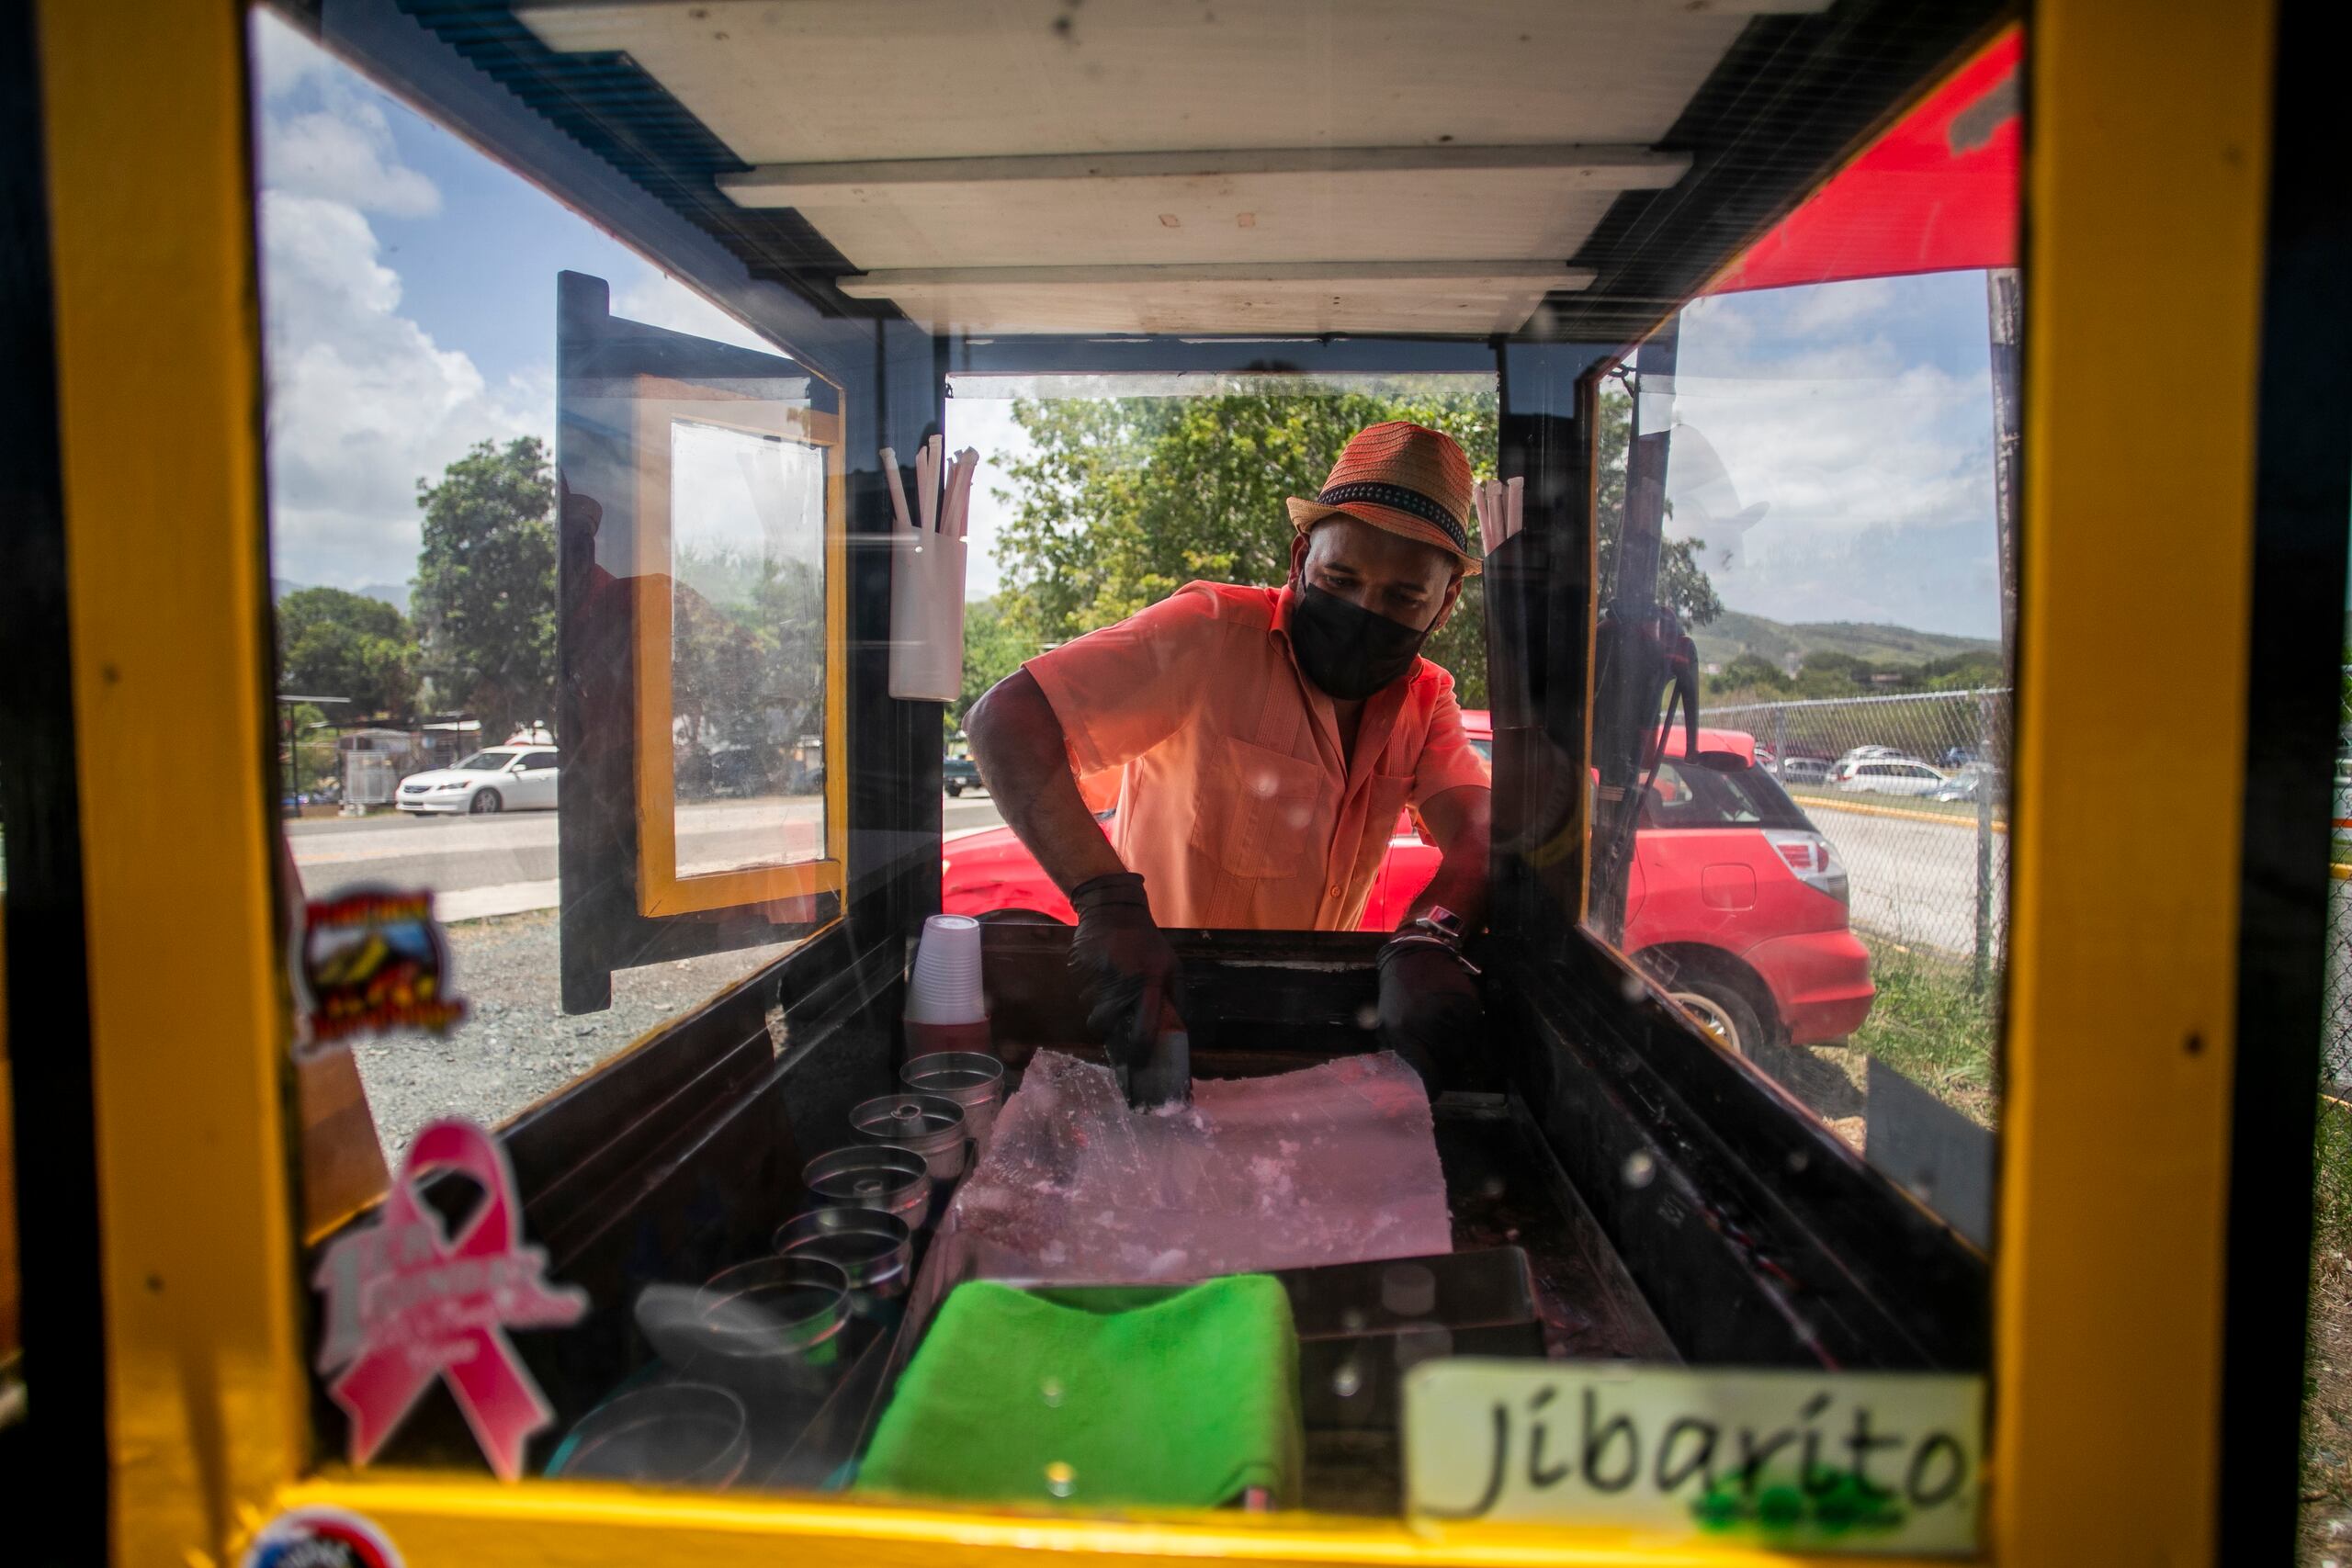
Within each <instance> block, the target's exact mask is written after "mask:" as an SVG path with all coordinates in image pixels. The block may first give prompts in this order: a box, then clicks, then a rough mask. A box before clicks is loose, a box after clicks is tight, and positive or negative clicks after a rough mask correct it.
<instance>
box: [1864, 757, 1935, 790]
mask: <svg viewBox="0 0 2352 1568" xmlns="http://www.w3.org/2000/svg"><path fill="white" fill-rule="evenodd" d="M1948 784H1951V776H1950V775H1949V774H1946V773H1942V772H1939V770H1937V769H1935V768H1931V767H1929V766H1928V764H1927V763H1925V762H1921V761H1914V760H1912V759H1911V758H1908V757H1875V758H1872V759H1871V760H1870V761H1861V762H1856V763H1855V764H1854V765H1853V767H1852V769H1851V771H1849V773H1847V774H1846V776H1845V777H1844V778H1842V779H1839V780H1838V788H1839V789H1841V790H1846V791H1849V792H1850V793H1852V794H1856V795H1933V794H1935V793H1936V792H1937V791H1938V790H1939V789H1942V788H1944V787H1945V786H1946V785H1948Z"/></svg>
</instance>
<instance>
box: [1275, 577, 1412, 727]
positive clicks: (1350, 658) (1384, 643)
mask: <svg viewBox="0 0 2352 1568" xmlns="http://www.w3.org/2000/svg"><path fill="white" fill-rule="evenodd" d="M1429 635H1430V634H1429V633H1427V632H1425V631H1421V630H1419V629H1417V628H1415V627H1412V626H1406V625H1405V624H1404V623H1402V622H1400V621H1392V620H1390V619H1389V618H1388V617H1387V616H1385V615H1374V614H1373V613H1372V612H1371V611H1370V610H1365V609H1360V608H1358V607H1357V606H1355V605H1353V604H1349V603H1348V602H1347V601H1346V600H1345V599H1342V598H1340V596H1339V595H1338V594H1336V593H1326V592H1323V590H1321V589H1320V588H1317V587H1316V586H1315V585H1314V584H1312V583H1310V582H1306V581H1300V582H1299V583H1298V584H1297V585H1296V591H1295V592H1294V593H1293V594H1292V596H1291V602H1290V650H1291V652H1292V654H1293V655H1295V657H1296V658H1297V660H1298V667H1299V669H1300V670H1301V671H1304V672H1305V673H1306V678H1307V679H1308V680H1310V681H1312V682H1315V683H1316V684H1317V685H1318V686H1320V687H1322V688H1323V690H1324V691H1326V692H1328V693H1329V694H1331V695H1332V696H1335V697H1337V698H1339V699H1340V701H1341V702H1358V701H1361V700H1362V699H1363V698H1365V697H1368V696H1370V695H1372V694H1373V693H1374V692H1376V691H1378V690H1380V688H1381V687H1383V686H1385V685H1387V684H1388V683H1389V682H1391V681H1394V680H1397V679H1398V678H1399V677H1400V676H1403V675H1404V674H1406V673H1407V672H1408V671H1410V670H1411V669H1412V668H1413V660H1415V659H1416V658H1417V657H1419V654H1420V651H1421V644H1422V643H1424V642H1426V641H1428V640H1429Z"/></svg>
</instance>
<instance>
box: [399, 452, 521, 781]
mask: <svg viewBox="0 0 2352 1568" xmlns="http://www.w3.org/2000/svg"><path fill="white" fill-rule="evenodd" d="M416 491H417V494H416V503H417V506H418V507H419V508H420V509H421V510H422V511H423V512H424V547H423V549H422V550H420V551H419V552H418V555H417V558H416V593H415V599H414V608H415V612H416V626H417V632H418V636H419V640H420V642H421V643H422V646H423V650H424V653H423V659H422V660H421V661H420V667H421V669H422V671H423V673H424V676H425V678H426V679H428V680H430V681H431V682H433V690H434V699H435V702H436V703H438V704H439V705H441V706H443V707H445V708H450V709H458V710H463V711H466V712H469V713H471V714H472V715H473V716H475V717H477V718H479V719H481V733H482V739H485V740H488V741H497V740H501V739H504V738H505V737H506V736H507V735H508V734H509V733H511V732H512V731H513V730H515V728H519V727H521V726H524V725H528V724H533V723H544V724H548V725H550V726H552V725H553V723H554V721H555V615H556V606H555V526H554V524H553V521H552V518H553V514H554V510H555V479H554V477H553V475H552V474H550V473H549V471H548V460H547V451H546V448H545V447H543V446H540V444H539V442H538V439H537V437H536V436H530V435H525V436H519V437H517V438H516V439H515V440H513V441H510V442H508V443H507V444H506V445H505V446H503V447H501V446H497V445H496V444H495V443H492V442H489V441H484V442H482V443H481V444H480V445H478V446H475V447H474V448H473V449H472V450H471V451H469V452H468V453H467V454H466V455H465V456H464V457H460V458H458V460H457V461H456V462H454V463H452V464H450V465H449V466H448V468H447V469H445V470H444V471H443V473H442V476H441V482H440V483H439V484H429V483H427V482H426V481H425V480H424V479H419V480H417V481H416Z"/></svg>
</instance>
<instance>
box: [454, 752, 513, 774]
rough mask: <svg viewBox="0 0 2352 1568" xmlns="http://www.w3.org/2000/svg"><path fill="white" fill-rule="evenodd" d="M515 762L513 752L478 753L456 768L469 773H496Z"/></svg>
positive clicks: (458, 764)
mask: <svg viewBox="0 0 2352 1568" xmlns="http://www.w3.org/2000/svg"><path fill="white" fill-rule="evenodd" d="M514 760H515V753H514V752H512V751H477V752H475V753H474V754H473V755H472V756H470V757H469V758H467V759H466V760H465V761H462V762H459V763H457V764H456V766H458V768H461V769H463V770H464V771H466V772H467V773H496V772H497V771H498V770H499V769H501V768H503V767H504V766H505V765H506V764H507V763H509V762H511V761H514Z"/></svg>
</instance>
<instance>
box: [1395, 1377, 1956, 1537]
mask: <svg viewBox="0 0 2352 1568" xmlns="http://www.w3.org/2000/svg"><path fill="white" fill-rule="evenodd" d="M1984 1405H1985V1380H1984V1379H1983V1378H1981V1377H1977V1376H1974V1375H1973V1374H1969V1373H1945V1372H1804V1371H1763V1370H1757V1371H1747V1370H1736V1369H1730V1368H1695V1367H1693V1368H1686V1367H1653V1366H1642V1365H1638V1364H1635V1363H1632V1362H1624V1361H1595V1362H1583V1363H1578V1362H1554V1361H1510V1360H1483V1359H1476V1358H1474V1357H1460V1358H1454V1359H1439V1360H1431V1361H1424V1362H1423V1363H1421V1364H1420V1365H1419V1366H1417V1367H1415V1368H1414V1369H1413V1370H1412V1371H1410V1372H1408V1373H1407V1374H1406V1377H1405V1432H1404V1436H1405V1495H1406V1506H1407V1509H1408V1512H1409V1513H1410V1515H1411V1516H1412V1517H1413V1518H1414V1519H1415V1520H1416V1521H1417V1522H1419V1523H1422V1524H1424V1525H1432V1524H1442V1523H1443V1522H1446V1521H1449V1520H1456V1519H1491V1520H1496V1521H1500V1522H1508V1523H1520V1524H1559V1525H1598V1526H1605V1527H1615V1528H1618V1529H1642V1530H1649V1531H1662V1532H1666V1533H1668V1534H1672V1535H1679V1536H1681V1537H1683V1538H1685V1539H1691V1540H1722V1541H1730V1542H1738V1543H1741V1544H1746V1545H1756V1546H1763V1547H1769V1548H1771V1549H1773V1550H1776V1551H1871V1552H1880V1551H1887V1552H1895V1551H1974V1550H1975V1547H1976V1519H1977V1513H1978V1507H1979V1504H1980V1501H1981V1498H1982V1492H1981V1480H1982V1477H1981V1475H1980V1466H1981V1464H1982V1462H1983V1448H1982V1439H1981V1436H1980V1434H1981V1432H1982V1428H1983V1423H1984Z"/></svg>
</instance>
